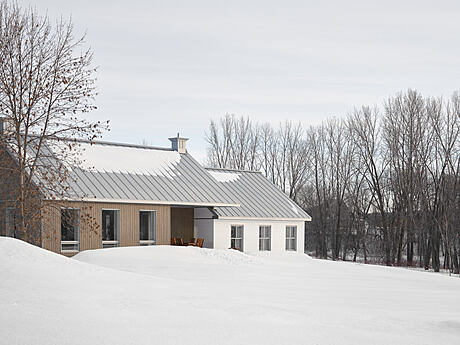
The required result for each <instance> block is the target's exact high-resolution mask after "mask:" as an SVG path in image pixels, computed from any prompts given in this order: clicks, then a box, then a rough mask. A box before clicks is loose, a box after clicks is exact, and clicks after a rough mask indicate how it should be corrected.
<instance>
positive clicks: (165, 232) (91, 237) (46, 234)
mask: <svg viewBox="0 0 460 345" xmlns="http://www.w3.org/2000/svg"><path fill="white" fill-rule="evenodd" d="M61 207H72V208H78V209H80V218H81V221H80V251H83V250H88V249H97V248H102V231H101V228H102V210H103V209H115V210H120V246H137V245H139V211H140V210H149V211H156V238H157V244H159V245H162V244H170V241H171V215H170V209H171V208H170V206H167V205H145V204H117V203H91V202H68V203H65V204H58V203H56V202H54V203H50V204H49V206H48V207H46V211H45V214H44V216H43V232H42V233H43V237H42V238H43V240H42V246H43V248H45V249H48V250H51V251H53V252H56V253H60V252H61V211H60V208H61ZM192 221H193V218H192Z"/></svg>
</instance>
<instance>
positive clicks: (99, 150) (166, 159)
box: [80, 143, 180, 177]
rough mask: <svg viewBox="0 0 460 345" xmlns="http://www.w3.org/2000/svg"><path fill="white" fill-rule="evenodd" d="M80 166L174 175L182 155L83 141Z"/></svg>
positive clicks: (105, 170)
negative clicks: (91, 143)
mask: <svg viewBox="0 0 460 345" xmlns="http://www.w3.org/2000/svg"><path fill="white" fill-rule="evenodd" d="M81 152H82V154H81V157H80V159H81V160H82V163H81V168H82V169H85V170H95V171H99V172H115V173H133V174H143V175H153V176H165V177H171V176H174V173H175V169H176V166H177V164H178V163H179V161H180V154H179V153H178V152H177V151H169V150H156V149H148V148H138V147H128V146H115V145H102V144H93V145H90V144H86V143H82V144H81Z"/></svg>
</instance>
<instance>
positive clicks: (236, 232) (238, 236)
mask: <svg viewBox="0 0 460 345" xmlns="http://www.w3.org/2000/svg"><path fill="white" fill-rule="evenodd" d="M243 230H244V227H243V225H232V226H231V235H230V237H231V239H230V247H231V248H233V249H238V250H241V251H243Z"/></svg>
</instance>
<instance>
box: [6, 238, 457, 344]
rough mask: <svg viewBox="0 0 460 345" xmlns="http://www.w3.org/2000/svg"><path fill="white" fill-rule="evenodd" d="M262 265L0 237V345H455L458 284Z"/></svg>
mask: <svg viewBox="0 0 460 345" xmlns="http://www.w3.org/2000/svg"><path fill="white" fill-rule="evenodd" d="M273 254H274V253H255V254H249V255H247V254H242V253H239V252H236V251H230V250H222V251H221V250H211V249H199V248H186V247H169V246H158V247H131V248H113V249H101V250H94V251H87V252H83V253H80V254H78V255H77V256H76V257H75V258H73V259H68V258H65V257H63V256H60V255H57V254H53V253H50V252H48V251H45V250H43V249H40V248H37V247H34V246H31V245H28V244H25V243H24V242H21V241H18V240H14V239H10V238H4V237H0V344H8V345H14V344H28V345H29V344H44V345H45V344H46V345H49V344H59V345H61V344H62V345H63V344H79V345H80V344H97V345H99V344H111V345H112V344H277V345H279V344H341V345H342V344H404V345H409V344H417V345H420V344H430V345H433V344H459V339H460V279H459V278H453V277H448V276H443V275H438V274H433V273H424V272H416V271H410V270H404V269H398V268H388V267H382V266H370V265H360V264H353V263H344V262H330V261H322V260H314V259H311V258H309V257H308V256H306V255H302V254H294V253H285V254H275V255H273Z"/></svg>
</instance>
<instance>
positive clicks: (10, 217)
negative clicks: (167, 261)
mask: <svg viewBox="0 0 460 345" xmlns="http://www.w3.org/2000/svg"><path fill="white" fill-rule="evenodd" d="M16 221H17V219H16V209H14V208H12V207H7V208H6V215H5V236H6V237H16V236H15V235H16V234H15V231H14V229H15V227H16Z"/></svg>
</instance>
